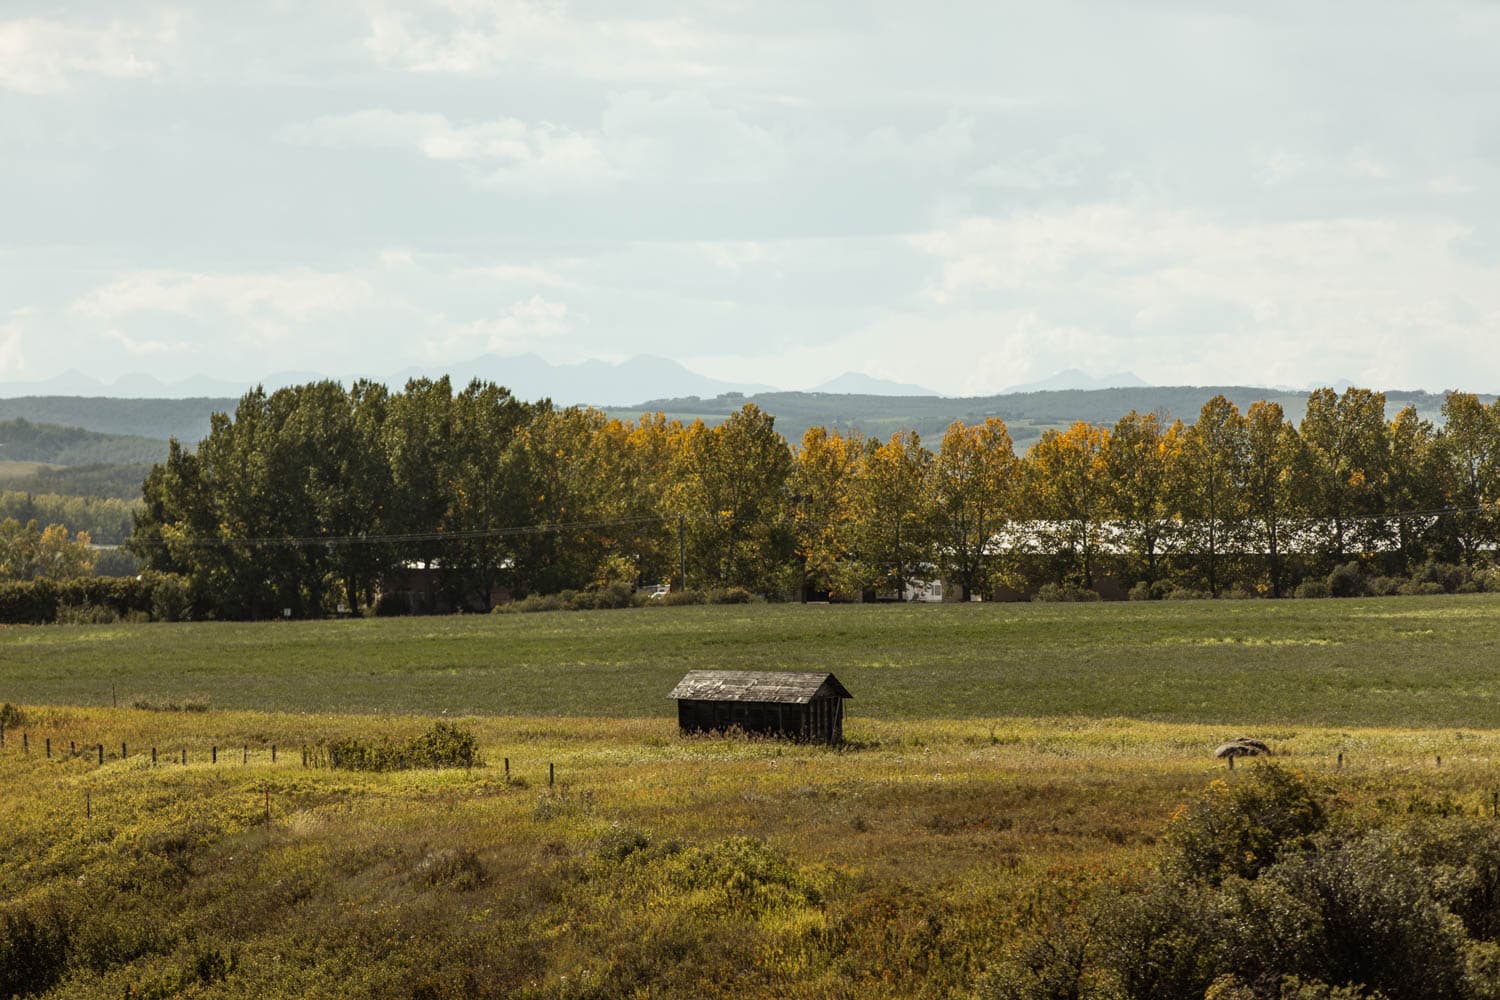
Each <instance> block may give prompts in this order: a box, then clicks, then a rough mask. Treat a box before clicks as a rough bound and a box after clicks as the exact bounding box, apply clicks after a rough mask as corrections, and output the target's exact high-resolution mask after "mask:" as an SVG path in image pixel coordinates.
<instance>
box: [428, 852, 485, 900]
mask: <svg viewBox="0 0 1500 1000" xmlns="http://www.w3.org/2000/svg"><path fill="white" fill-rule="evenodd" d="M416 877H417V879H418V880H419V881H420V882H422V883H424V884H426V885H429V886H432V887H433V888H442V889H452V890H453V891H454V892H470V891H472V890H474V889H478V888H479V887H480V886H482V885H484V884H485V883H486V882H487V881H489V872H488V871H486V870H485V867H484V862H483V861H481V860H479V855H477V854H475V853H474V852H473V851H471V850H469V849H468V848H467V847H461V848H457V849H454V848H444V849H442V850H438V851H433V852H432V853H431V854H428V855H427V856H426V857H424V858H423V859H422V861H421V863H419V864H418V865H417V871H416Z"/></svg>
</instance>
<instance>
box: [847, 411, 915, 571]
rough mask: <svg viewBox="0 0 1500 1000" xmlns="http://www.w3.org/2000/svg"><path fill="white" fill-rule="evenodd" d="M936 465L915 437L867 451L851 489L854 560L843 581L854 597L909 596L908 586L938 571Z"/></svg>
mask: <svg viewBox="0 0 1500 1000" xmlns="http://www.w3.org/2000/svg"><path fill="white" fill-rule="evenodd" d="M931 465H932V453H931V452H930V451H928V450H927V449H926V448H924V447H922V439H921V438H919V437H918V436H917V435H916V433H914V432H912V431H907V432H905V433H897V434H892V435H891V438H890V440H889V441H887V442H886V443H885V444H880V445H876V444H874V443H873V442H872V443H871V444H870V445H868V446H867V447H866V448H865V449H864V452H863V454H862V455H861V456H860V461H859V465H858V467H857V468H856V470H855V473H854V476H853V478H852V479H851V480H850V489H849V504H850V513H851V518H852V526H851V531H850V539H851V544H850V548H851V550H852V552H853V553H854V558H853V560H851V561H850V563H849V564H848V566H847V568H846V570H845V573H844V574H843V576H844V577H845V586H846V588H847V589H849V590H850V591H863V590H869V589H882V590H892V591H895V592H896V593H897V594H898V595H904V594H905V592H906V587H907V584H908V583H909V582H910V581H911V580H912V579H914V578H917V577H918V576H920V575H922V573H923V572H924V567H931V566H933V565H934V559H933V552H932V504H931V493H930V491H929V486H930V477H929V474H928V470H929V468H930V467H931Z"/></svg>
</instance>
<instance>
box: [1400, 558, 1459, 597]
mask: <svg viewBox="0 0 1500 1000" xmlns="http://www.w3.org/2000/svg"><path fill="white" fill-rule="evenodd" d="M1468 578H1469V574H1468V571H1467V570H1465V569H1464V568H1463V567H1462V566H1456V565H1454V564H1453V563H1444V562H1438V561H1437V560H1435V559H1429V560H1427V561H1426V562H1424V563H1423V564H1422V565H1421V566H1418V567H1417V569H1416V571H1415V572H1414V573H1412V575H1411V580H1412V583H1417V584H1437V585H1438V586H1439V587H1440V588H1442V593H1446V594H1451V593H1453V592H1454V591H1456V590H1457V589H1458V588H1459V587H1460V586H1462V585H1463V583H1464V582H1465V581H1467V580H1468ZM1422 593H1428V594H1431V593H1437V591H1433V590H1424V591H1422Z"/></svg>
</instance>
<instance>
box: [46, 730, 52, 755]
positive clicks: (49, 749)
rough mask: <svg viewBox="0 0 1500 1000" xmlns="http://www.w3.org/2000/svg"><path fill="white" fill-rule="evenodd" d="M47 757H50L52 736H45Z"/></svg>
mask: <svg viewBox="0 0 1500 1000" xmlns="http://www.w3.org/2000/svg"><path fill="white" fill-rule="evenodd" d="M47 759H48V760H51V759H52V737H50V736H49V737H47Z"/></svg>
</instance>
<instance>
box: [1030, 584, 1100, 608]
mask: <svg viewBox="0 0 1500 1000" xmlns="http://www.w3.org/2000/svg"><path fill="white" fill-rule="evenodd" d="M1099 599H1100V597H1099V592H1098V591H1095V590H1090V589H1088V588H1087V587H1084V586H1082V585H1080V584H1077V583H1044V584H1042V585H1041V586H1040V587H1039V588H1037V592H1036V596H1035V597H1033V598H1032V600H1034V601H1043V602H1048V603H1051V602H1086V601H1097V600H1099Z"/></svg>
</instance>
